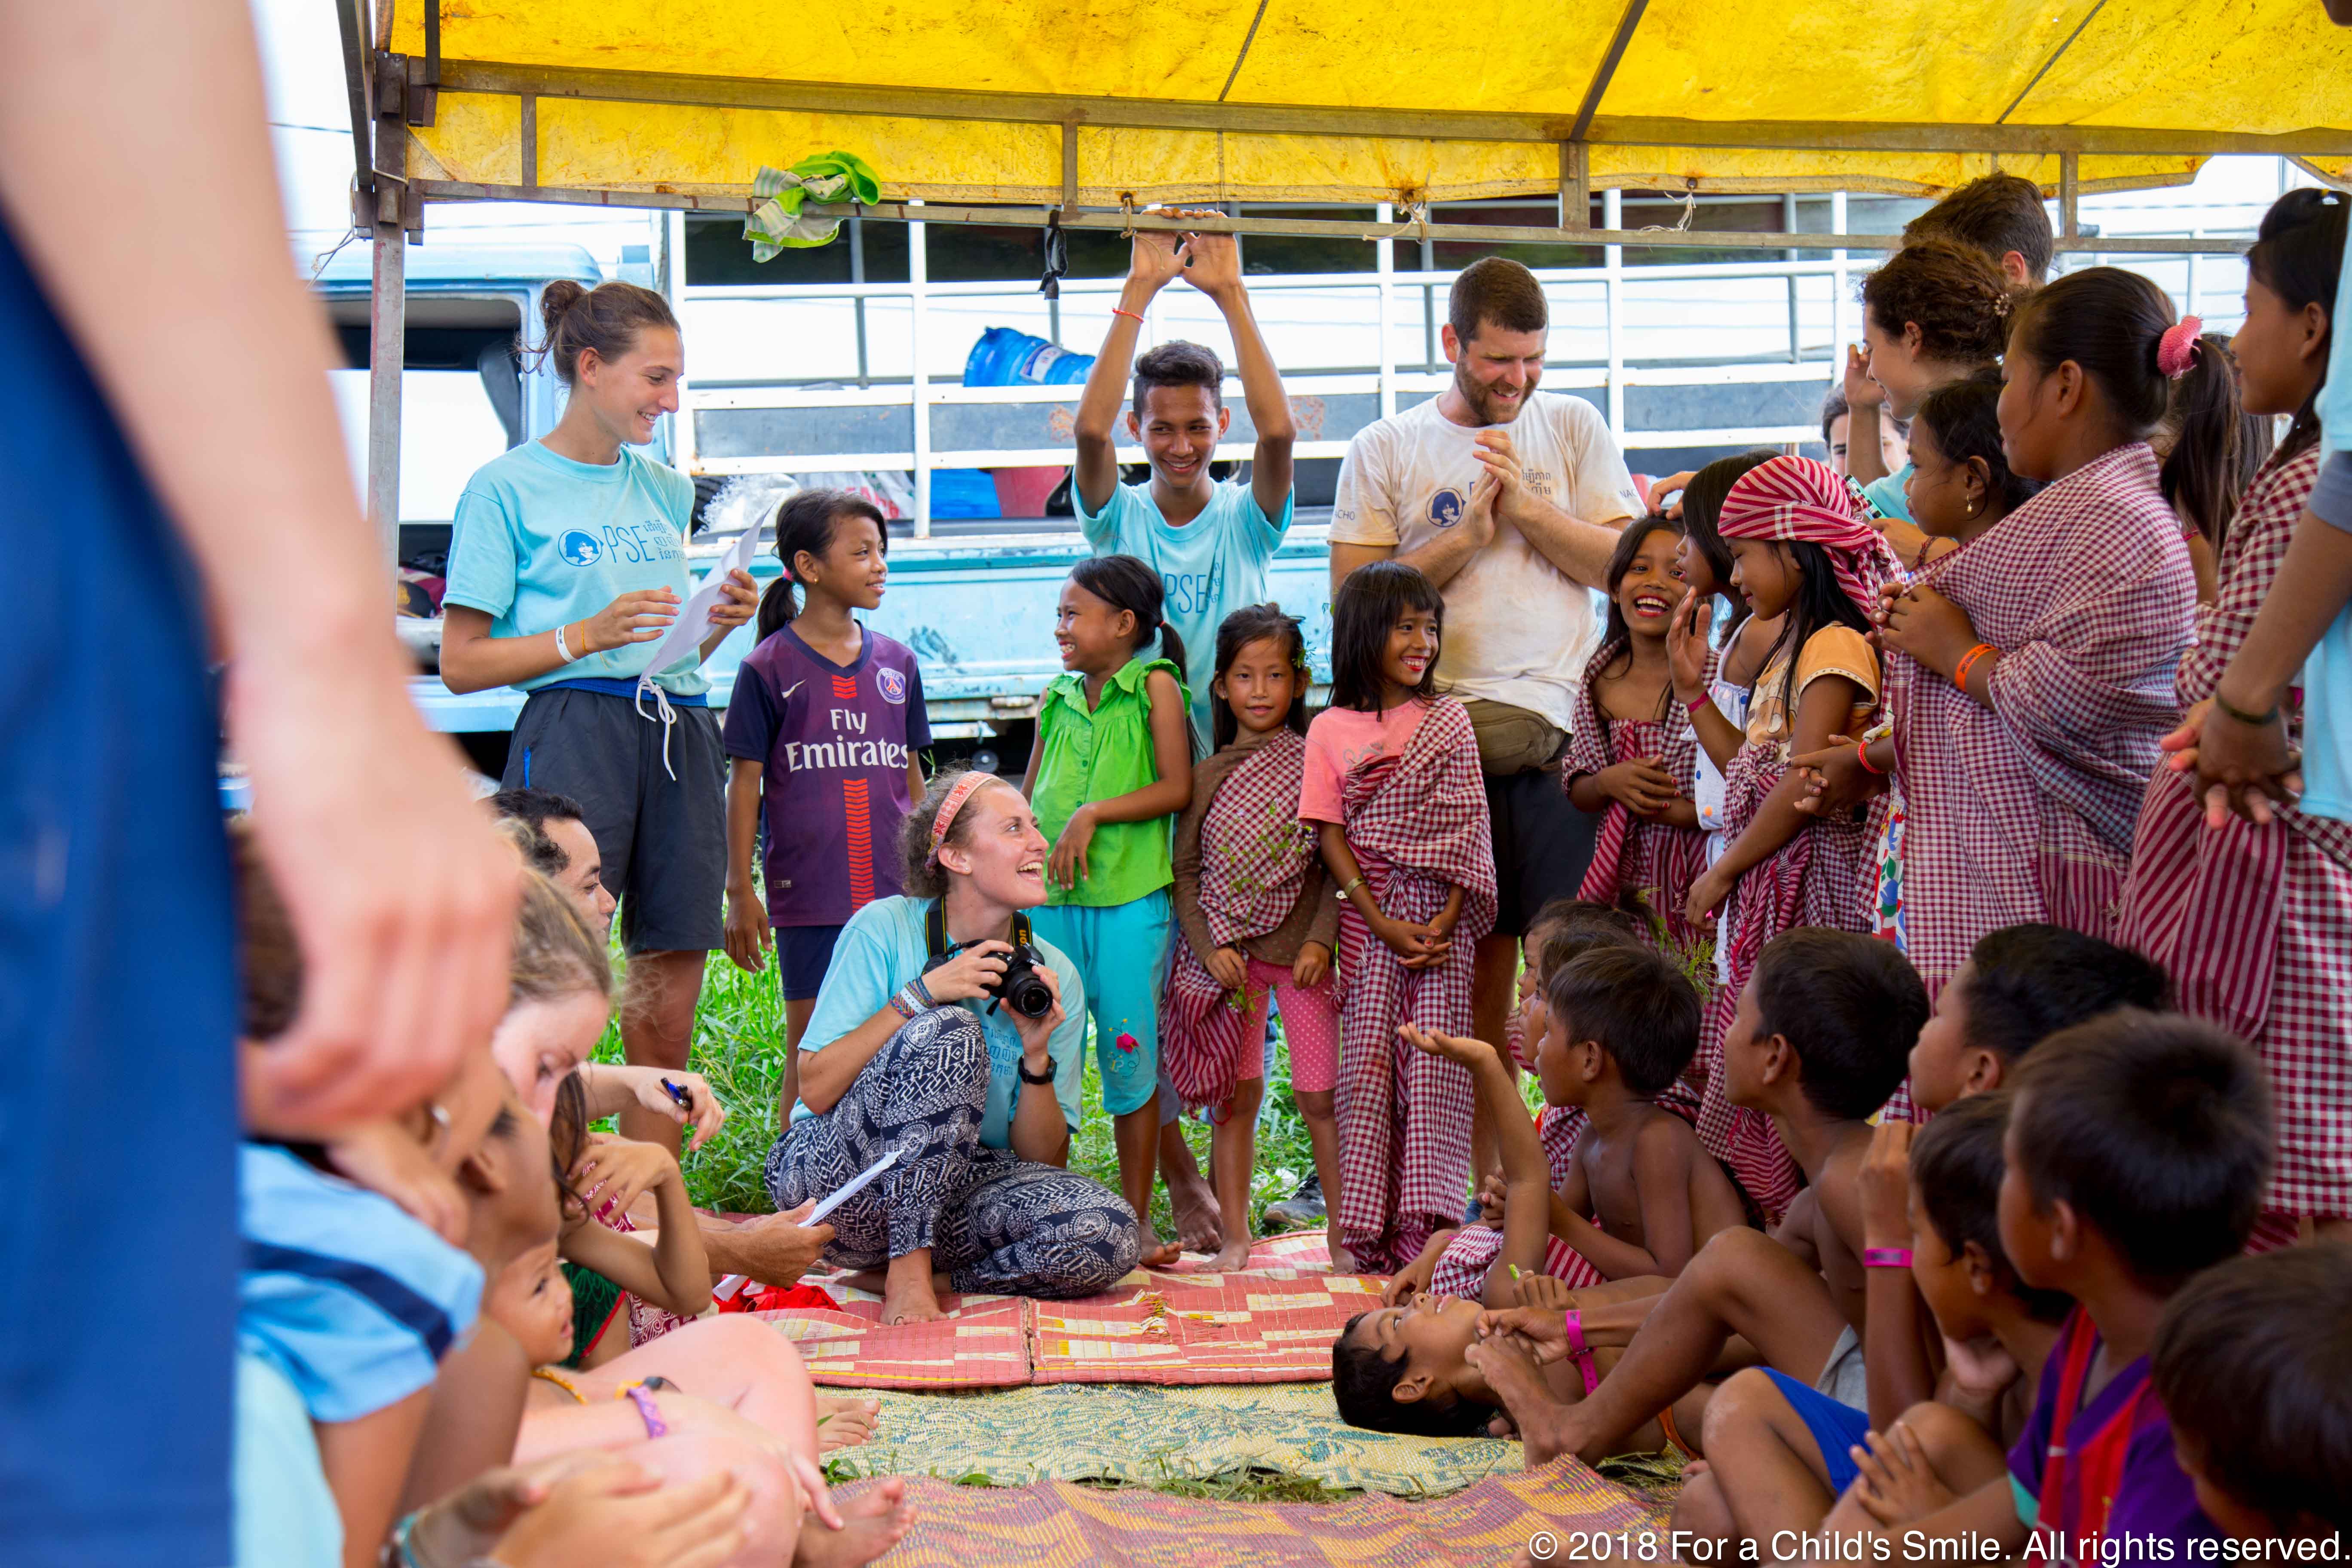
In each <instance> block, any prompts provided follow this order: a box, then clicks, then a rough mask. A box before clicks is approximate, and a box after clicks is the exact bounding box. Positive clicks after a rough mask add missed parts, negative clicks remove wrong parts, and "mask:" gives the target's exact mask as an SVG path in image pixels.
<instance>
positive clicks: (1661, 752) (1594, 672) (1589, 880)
mask: <svg viewBox="0 0 2352 1568" xmlns="http://www.w3.org/2000/svg"><path fill="white" fill-rule="evenodd" d="M1624 651H1625V644H1624V643H1622V642H1613V643H1610V644H1608V645H1607V646H1605V647H1602V648H1601V651H1600V652H1598V653H1596V654H1594V655H1593V656H1592V658H1591V660H1590V661H1588V662H1587V663H1586V665H1585V667H1584V679H1581V680H1580V681H1579V682H1577V687H1576V697H1575V701H1574V704H1573V707H1572V709H1571V711H1570V722H1569V731H1568V752H1567V754H1566V755H1565V756H1563V757H1562V758H1561V760H1560V770H1559V777H1560V787H1561V788H1562V789H1566V788H1567V787H1568V786H1569V785H1570V784H1573V783H1574V782H1575V781H1576V778H1577V776H1578V775H1579V774H1580V773H1600V772H1601V770H1602V769H1604V768H1607V767H1610V766H1612V764H1614V763H1622V762H1630V761H1633V760H1634V759H1636V758H1643V757H1654V758H1656V759H1657V760H1658V764H1659V766H1661V767H1663V768H1664V770H1665V771H1666V772H1667V773H1669V774H1671V775H1672V776H1673V778H1674V781H1675V787H1676V788H1677V789H1679V790H1681V791H1682V793H1683V794H1684V795H1685V796H1688V795H1690V793H1691V787H1692V779H1693V777H1694V776H1695V775H1696V773H1697V772H1698V736H1697V734H1696V731H1693V730H1692V729H1691V722H1690V715H1689V713H1687V712H1686V711H1685V710H1684V709H1683V707H1682V705H1681V704H1680V703H1677V702H1675V701H1673V700H1671V698H1670V699H1669V700H1668V703H1667V706H1668V708H1669V709H1670V710H1671V712H1670V713H1669V714H1668V716H1667V717H1665V718H1664V719H1661V720H1646V719H1610V718H1606V717H1603V716H1602V714H1601V704H1600V700H1599V698H1598V697H1596V696H1595V695H1594V692H1593V685H1594V682H1595V681H1596V680H1598V679H1599V678H1600V676H1601V673H1602V672H1603V671H1605V670H1606V669H1607V668H1609V666H1610V664H1611V663H1612V661H1613V660H1615V659H1616V658H1619V657H1620V656H1621V655H1622V654H1623V652H1624ZM1722 657H1723V656H1722V655H1721V654H1719V653H1712V652H1710V653H1709V654H1708V655H1707V667H1706V679H1707V683H1708V684H1709V685H1712V684H1714V681H1715V672H1716V667H1717V664H1718V663H1719V662H1720V661H1721V659H1722ZM1704 871H1706V833H1705V832H1703V831H1701V830H1700V829H1697V828H1690V827H1670V826H1666V825H1665V824H1664V823H1663V822H1644V821H1641V820H1639V819H1637V818H1636V817H1635V816H1633V813H1632V812H1630V811H1628V810H1627V809H1626V808H1625V805H1624V803H1623V802H1622V801H1617V800H1612V801H1611V802H1610V803H1609V807H1608V809H1607V810H1606V811H1605V812H1603V813H1602V814H1601V829H1600V832H1599V834H1598V835H1597V836H1596V837H1595V838H1594V840H1593V846H1592V864H1591V868H1589V869H1587V870H1586V872H1585V874H1584V882H1583V885H1582V886H1580V887H1579V888H1578V889H1576V896H1577V897H1578V898H1580V899H1582V900H1585V901H1586V902H1588V903H1595V904H1616V903H1618V902H1619V901H1620V900H1625V899H1628V898H1631V897H1633V896H1635V895H1641V896H1643V897H1644V899H1645V900H1646V902H1647V904H1648V907H1649V909H1650V910H1652V912H1654V913H1655V914H1656V915H1657V916H1658V917H1659V918H1660V919H1662V920H1663V921H1664V922H1665V926H1666V933H1667V935H1668V936H1670V937H1671V938H1673V940H1674V941H1675V943H1676V944H1677V945H1679V946H1682V947H1685V948H1687V947H1690V946H1691V945H1693V944H1694V943H1695V942H1696V941H1697V939H1698V937H1699V936H1700V935H1701V934H1702V933H1700V932H1699V931H1696V930H1694V929H1693V928H1692V926H1691V924H1690V922H1689V921H1686V920H1685V919H1684V918H1683V906H1684V905H1685V904H1686V903H1688V902H1689V900H1690V889H1691V884H1692V883H1693V882H1696V880H1698V879H1699V876H1700V874H1701V873H1703V872H1704Z"/></svg>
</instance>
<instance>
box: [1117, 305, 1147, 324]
mask: <svg viewBox="0 0 2352 1568" xmlns="http://www.w3.org/2000/svg"><path fill="white" fill-rule="evenodd" d="M1110 313H1111V314H1112V315H1114V316H1125V317H1126V318H1127V319H1128V320H1129V321H1142V320H1143V316H1142V313H1141V312H1140V311H1137V310H1120V309H1119V308H1118V306H1117V305H1113V306H1112V307H1111V308H1110Z"/></svg>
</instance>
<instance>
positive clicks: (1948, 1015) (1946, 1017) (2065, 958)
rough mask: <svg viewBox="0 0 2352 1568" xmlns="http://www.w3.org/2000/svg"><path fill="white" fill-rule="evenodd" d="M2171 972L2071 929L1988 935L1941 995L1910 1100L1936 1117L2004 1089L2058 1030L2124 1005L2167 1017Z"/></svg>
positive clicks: (1919, 1053) (2016, 929) (1920, 1048)
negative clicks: (1972, 1098) (1968, 1099)
mask: <svg viewBox="0 0 2352 1568" xmlns="http://www.w3.org/2000/svg"><path fill="white" fill-rule="evenodd" d="M2169 989H2170V987H2169V985H2168V983H2167V981H2166V979H2165V973H2164V971H2163V970H2162V969H2160V968H2158V966H2157V965H2156V964H2154V963H2150V962H2148V960H2147V959H2145V958H2143V957H2141V956H2140V955H2139V954H2138V953H2137V952H2133V951H2132V950H2131V949H2130V948H2127V947H2117V946H2116V944H2115V943H2114V942H2101V941H2100V940H2099V939H2098V938H2097V937H2095V936H2084V934H2083V933H2082V932H2081V931H2068V930H2067V929H2066V928H2065V927H2064V926H2053V925H2014V926H2004V927H2002V928H2001V929H2000V930H1999V931H1989V932H1987V933H1986V934H1985V935H1984V936H1982V937H1980V938H1979V939H1978V941H1977V944H1976V946H1975V947H1974V948H1973V949H1971V950H1970V951H1969V961H1968V962H1967V963H1963V964H1962V965H1960V968H1959V973H1956V974H1954V975H1953V976H1952V978H1951V980H1950V982H1949V983H1948V984H1946V985H1945V987H1944V989H1943V991H1942V992H1941V993H1940V994H1937V997H1936V1012H1935V1016H1933V1017H1931V1018H1929V1019H1928V1020H1927V1026H1926V1027H1924V1028H1922V1029H1921V1030H1920V1031H1919V1043H1918V1044H1917V1045H1916V1046H1914V1047H1911V1098H1912V1100H1913V1101H1914V1102H1915V1103H1916V1104H1917V1105H1918V1107H1919V1109H1920V1110H1925V1111H1927V1112H1928V1113H1930V1114H1933V1113H1935V1112H1937V1111H1939V1110H1943V1109H1944V1108H1945V1107H1946V1106H1948V1105H1950V1104H1952V1103H1953V1102H1954V1101H1955V1100H1958V1099H1960V1098H1961V1097H1962V1096H1963V1095H1970V1094H1982V1093H1984V1092H1985V1091H1986V1090H1988V1089H1999V1088H2000V1086H2001V1085H2002V1083H2003V1082H2005V1081H2006V1080H2007V1079H2008V1076H2009V1075H2010V1074H2011V1073H2012V1072H2014V1071H2015V1070H2016V1068H2017V1063H2018V1058H2021V1057H2022V1056H2024V1055H2025V1053H2026V1052H2027V1051H2028V1050H2030V1049H2032V1047H2034V1046H2035V1045H2037V1044H2039V1043H2040V1042H2041V1041H2042V1040H2045V1039H2047V1038H2049V1037H2051V1036H2052V1035H2054V1034H2056V1033H2057V1032H2058V1031H2059V1030H2061V1029H2065V1028H2071V1027H2073V1026H2074V1025H2076V1024H2080V1023H2084V1022H2087V1021H2088V1020H2090V1019H2092V1018H2095V1017H2097V1016H2099V1015H2100V1014H2102V1013H2112V1012H2114V1011H2115V1010H2116V1008H2118V1007H2138V1008H2142V1009H2145V1010H2146V1011H2148V1012H2151V1013H2153V1012H2158V1011H2160V1010H2161V1009H2162V1008H2163V1006H2164V1004H2165V996H2166V994H2167V992H2168V990H2169Z"/></svg>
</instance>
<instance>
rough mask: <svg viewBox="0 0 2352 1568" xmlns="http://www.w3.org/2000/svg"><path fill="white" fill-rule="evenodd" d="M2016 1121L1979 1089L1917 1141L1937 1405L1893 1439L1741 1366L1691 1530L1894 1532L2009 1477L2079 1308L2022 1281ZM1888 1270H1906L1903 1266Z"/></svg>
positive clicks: (1691, 1501)
mask: <svg viewBox="0 0 2352 1568" xmlns="http://www.w3.org/2000/svg"><path fill="white" fill-rule="evenodd" d="M2086 940H2087V939H2086ZM2008 1126H2009V1097H2008V1096H2006V1095H2001V1094H1990V1095H1976V1096H1972V1097H1970V1098H1969V1099H1968V1100H1964V1101H1962V1102H1961V1103H1960V1104H1958V1105H1956V1106H1954V1107H1953V1108H1952V1109H1951V1110H1948V1111H1946V1112H1944V1113H1943V1114H1942V1115H1940V1116H1938V1117H1937V1118H1936V1120H1935V1121H1932V1122H1930V1123H1928V1125H1927V1127H1925V1128H1923V1129H1921V1130H1920V1132H1919V1136H1918V1140H1917V1142H1916V1143H1915V1144H1914V1145H1913V1146H1912V1149H1911V1160H1910V1173H1909V1180H1908V1181H1907V1182H1906V1187H1907V1188H1908V1193H1907V1199H1906V1205H1907V1206H1906V1216H1907V1217H1906V1223H1907V1225H1908V1226H1909V1229H1908V1233H1907V1240H1908V1245H1907V1246H1906V1247H1904V1248H1903V1249H1902V1250H1903V1251H1904V1252H1906V1253H1907V1254H1908V1256H1909V1258H1910V1267H1909V1268H1908V1269H1907V1270H1903V1271H1902V1272H1905V1273H1907V1274H1908V1276H1909V1277H1910V1278H1911V1279H1913V1280H1914V1281H1916V1285H1917V1288H1918V1290H1919V1293H1920V1295H1921V1296H1923V1297H1924V1298H1925V1299H1926V1300H1927V1307H1928V1309H1929V1310H1931V1311H1932V1312H1933V1313H1934V1315H1935V1322H1936V1327H1937V1329H1938V1330H1939V1331H1941V1333H1942V1335H1943V1339H1944V1342H1945V1343H1946V1344H1947V1345H1948V1346H1949V1347H1951V1350H1950V1367H1949V1370H1948V1373H1946V1376H1945V1378H1944V1383H1943V1386H1942V1388H1941V1390H1940V1391H1939V1393H1938V1394H1937V1399H1936V1400H1935V1401H1931V1402H1927V1403H1923V1404H1919V1405H1913V1406H1912V1407H1911V1408H1910V1409H1908V1410H1906V1411H1905V1412H1904V1413H1903V1415H1902V1416H1901V1418H1900V1419H1899V1420H1896V1421H1895V1422H1892V1423H1890V1424H1888V1426H1886V1428H1885V1432H1884V1435H1883V1436H1882V1435H1881V1433H1879V1432H1876V1431H1867V1430H1866V1427H1867V1426H1868V1425H1869V1423H1868V1422H1867V1421H1866V1420H1865V1418H1864V1415H1863V1413H1862V1412H1861V1411H1858V1410H1852V1409H1849V1408H1848V1407H1847V1406H1845V1405H1836V1404H1833V1403H1832V1402H1830V1401H1828V1400H1825V1399H1823V1398H1822V1396H1821V1395H1819V1394H1814V1393H1813V1392H1812V1391H1811V1389H1808V1388H1804V1387H1802V1386H1801V1385H1798V1384H1794V1382H1793V1380H1791V1379H1790V1378H1788V1377H1787V1376H1786V1375H1785V1374H1784V1373H1775V1372H1765V1371H1761V1370H1759V1371H1752V1372H1743V1373H1739V1374H1738V1376H1736V1377H1734V1378H1732V1379H1730V1380H1729V1381H1728V1382H1727V1383H1726V1384H1724V1386H1723V1389H1722V1391H1721V1393H1720V1394H1717V1397H1716V1399H1715V1400H1714V1401H1713V1402H1712V1403H1711V1404H1710V1405H1709V1406H1708V1409H1707V1421H1706V1455H1707V1468H1706V1472H1704V1473H1702V1474H1699V1475H1696V1476H1692V1477H1689V1478H1688V1479H1686V1480H1685V1485H1684V1488H1683V1495H1682V1498H1681V1500H1680V1501H1679V1502H1678V1503H1677V1504H1676V1507H1675V1528H1676V1529H1677V1530H1687V1531H1694V1532H1695V1533H1697V1534H1701V1535H1704V1536H1707V1537H1710V1538H1714V1539H1718V1540H1722V1541H1724V1542H1726V1543H1727V1544H1726V1548H1725V1550H1726V1551H1727V1552H1728V1551H1729V1546H1728V1542H1730V1541H1732V1540H1735V1539H1742V1538H1744V1539H1746V1540H1749V1541H1754V1542H1769V1541H1771V1540H1772V1539H1773V1537H1774V1535H1775V1534H1776V1532H1778V1531H1784V1530H1788V1531H1799V1532H1801V1533H1810V1532H1811V1531H1814V1530H1815V1529H1816V1528H1826V1529H1827V1530H1829V1531H1832V1532H1836V1533H1843V1532H1846V1531H1854V1530H1870V1529H1873V1528H1875V1527H1892V1526H1896V1525H1901V1524H1904V1523H1907V1522H1909V1521H1911V1520H1913V1519H1916V1518H1920V1517H1924V1516H1925V1515H1926V1514H1928V1513H1931V1512H1933V1511H1934V1510H1936V1509H1937V1508H1938V1507H1940V1506H1942V1504H1944V1503H1946V1502H1948V1501H1950V1500H1951V1499H1952V1498H1953V1496H1954V1495H1956V1494H1957V1493H1958V1492H1965V1491H1968V1490H1970V1489H1973V1488H1975V1487H1977V1486H1979V1485H1980V1484H1982V1483H1983V1482H1985V1481H1987V1480H1990V1479H1998V1478H1999V1477H2000V1475H2001V1474H2002V1473H2003V1464H2004V1459H2003V1456H2004V1455H2005V1454H2006V1453H2007V1451H2008V1447H2009V1445H2010V1444H2011V1443H2012V1442H2014V1441H2015V1440H2016V1439H2017V1437H2018V1436H2019V1434H2020V1433H2021V1432H2022V1431H2023V1430H2024V1426H2025V1422H2026V1418H2027V1416H2028V1415H2029V1414H2030V1413H2031V1411H2032V1394H2033V1387H2034V1384H2035V1383H2036V1382H2038V1381H2039V1379H2040V1378H2041V1375H2042V1363H2043V1361H2045V1360H2046V1359H2047V1358H2048V1356H2049V1354H2050V1346H2051V1344H2052V1343H2053V1342H2054V1341H2055V1340H2056V1339H2057V1337H2058V1325H2059V1324H2060V1323H2061V1322H2062V1321H2064V1319H2065V1316H2066V1314H2067V1313H2068V1312H2069V1311H2071V1310H2073V1308H2074V1302H2073V1301H2071V1300H2068V1299H2067V1298H2066V1297H2064V1296H2063V1295H2060V1294H2058V1293H2057V1292H2055V1291H2050V1290H2037V1289H2032V1287H2031V1286H2028V1285H2025V1284H2023V1283H2022V1282H2021V1281H2020V1280H2019V1279H2018V1277H2017V1272H2016V1270H2015V1269H2013V1268H2011V1267H2010V1264H2009V1258H2008V1257H2007V1255H2006V1254H2004V1253H2003V1252H2002V1251H2001V1249H2000V1182H2001V1173H2002V1162H2001V1140H2002V1136H2003V1134H2004V1133H2005V1132H2006V1131H2007V1129H2008ZM1884 1271H1885V1272H1887V1273H1890V1274H1891V1273H1894V1272H1896V1270H1895V1268H1893V1267H1892V1266H1891V1260H1890V1266H1889V1267H1887V1268H1885V1270H1884ZM1873 1278H1874V1279H1875V1278H1876V1275H1875V1274H1874V1276H1873ZM1873 1348H1874V1349H1875V1348H1876V1347H1875V1346H1874V1347H1873ZM1865 1445H1866V1447H1865ZM1840 1494H1843V1496H1842V1497H1841V1495H1840ZM1832 1499H1838V1501H1837V1505H1836V1507H1835V1508H1834V1509H1832V1506H1831V1502H1832ZM1825 1514H1826V1515H1827V1521H1826V1524H1825V1525H1824V1519H1823V1516H1824V1515H1825Z"/></svg>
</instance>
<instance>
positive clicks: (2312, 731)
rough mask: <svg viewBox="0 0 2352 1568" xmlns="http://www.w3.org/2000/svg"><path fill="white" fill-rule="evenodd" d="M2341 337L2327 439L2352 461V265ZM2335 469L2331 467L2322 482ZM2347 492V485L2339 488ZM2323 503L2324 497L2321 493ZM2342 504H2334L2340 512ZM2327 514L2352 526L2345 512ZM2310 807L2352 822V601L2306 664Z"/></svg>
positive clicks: (2323, 433) (2338, 317)
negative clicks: (2350, 328) (2347, 325)
mask: <svg viewBox="0 0 2352 1568" xmlns="http://www.w3.org/2000/svg"><path fill="white" fill-rule="evenodd" d="M2330 320H2331V321H2334V322H2336V323H2337V325H2336V332H2335V334H2334V340H2333V342H2331V343H2330V344H2329V346H2328V350H2327V384H2326V385H2325V386H2323V387H2321V388H2320V389H2319V402H2318V405H2317V406H2318V413H2319V444H2320V447H2321V449H2322V450H2324V451H2325V452H2326V453H2327V456H2326V458H2323V459H2322V462H2323V464H2325V465H2327V466H2330V467H2333V466H2336V465H2340V464H2343V463H2346V462H2352V458H2347V457H2344V456H2340V455H2339V454H2344V453H2352V347H2347V345H2352V331H2347V330H2345V327H2344V325H2343V323H2347V322H2352V267H2347V268H2344V269H2343V270H2342V272H2341V273H2340V274H2339V275H2338V276H2337V279H2336V313H2335V315H2334V316H2332V317H2331V318H2330ZM2333 477H2334V476H2332V475H2330V474H2329V473H2327V472H2326V468H2323V470H2322V473H2321V477H2320V489H2321V490H2323V491H2324V490H2326V489H2328V488H2329V480H2330V479H2332V478H2333ZM2339 493H2340V492H2339ZM2314 501H2315V505H2316V504H2320V503H2319V502H2318V498H2317V496H2315V497H2314ZM2328 510H2329V511H2330V512H2331V513H2332V512H2333V511H2334V510H2336V508H2334V507H2332V506H2331V507H2329V508H2328ZM2326 521H2328V522H2331V523H2333V524H2334V525H2335V526H2336V527H2338V528H2347V527H2352V523H2347V520H2346V519H2344V518H2341V517H2336V516H2333V515H2330V516H2327V517H2326ZM2303 789H2304V793H2303V809H2304V810H2305V811H2306V812H2308V813H2310V814H2311V815H2312V816H2326V817H2333V818H2334V819H2335V820H2336V821H2338V822H2352V605H2347V606H2346V608H2345V609H2344V610H2342V611H2341V612H2340V613H2338V614H2337V616H2336V623H2335V625H2333V626H2329V627H2328V628H2327V631H2326V635H2324V636H2323V637H2320V639H2319V643H2318V646H2317V647H2314V648H2313V649H2312V650H2311V657H2310V658H2308V659H2305V661H2304V666H2303Z"/></svg>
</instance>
